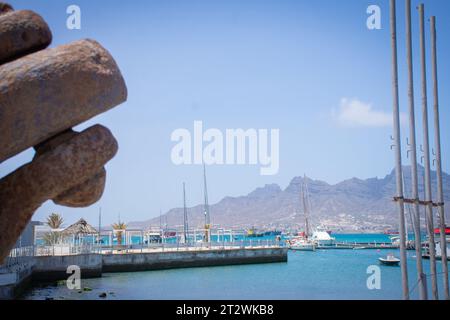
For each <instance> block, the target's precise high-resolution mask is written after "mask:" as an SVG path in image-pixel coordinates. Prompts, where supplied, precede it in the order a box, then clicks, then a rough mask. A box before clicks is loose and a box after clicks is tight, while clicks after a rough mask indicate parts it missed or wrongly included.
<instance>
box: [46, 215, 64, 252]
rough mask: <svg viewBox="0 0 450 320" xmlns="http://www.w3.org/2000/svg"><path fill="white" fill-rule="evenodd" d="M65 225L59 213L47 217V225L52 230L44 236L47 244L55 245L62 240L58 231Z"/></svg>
mask: <svg viewBox="0 0 450 320" xmlns="http://www.w3.org/2000/svg"><path fill="white" fill-rule="evenodd" d="M63 223H64V219H63V218H62V217H61V215H60V214H59V213H52V214H51V215H49V216H48V217H47V225H48V226H49V227H50V228H51V229H52V230H51V231H50V232H48V233H46V234H45V235H44V242H45V244H47V245H54V244H57V243H58V242H60V241H61V240H62V235H61V232H58V231H56V230H57V229H60V228H61V226H62V224H63Z"/></svg>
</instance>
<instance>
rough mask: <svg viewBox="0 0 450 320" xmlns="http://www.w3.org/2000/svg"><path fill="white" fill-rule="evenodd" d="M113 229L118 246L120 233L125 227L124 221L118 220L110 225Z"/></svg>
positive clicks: (120, 238) (120, 241) (120, 242)
mask: <svg viewBox="0 0 450 320" xmlns="http://www.w3.org/2000/svg"><path fill="white" fill-rule="evenodd" d="M112 227H113V229H114V230H116V231H117V232H116V234H117V244H118V245H119V246H120V245H122V234H123V231H124V230H125V229H126V228H127V225H126V224H125V223H124V222H120V221H119V222H118V223H114V224H113V225H112Z"/></svg>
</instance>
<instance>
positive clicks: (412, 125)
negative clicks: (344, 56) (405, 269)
mask: <svg viewBox="0 0 450 320" xmlns="http://www.w3.org/2000/svg"><path fill="white" fill-rule="evenodd" d="M411 29H412V28H411V0H406V51H407V64H408V100H409V137H410V140H411V141H410V143H411V180H412V199H414V205H413V210H414V223H413V224H412V225H413V228H414V239H415V249H416V268H417V279H418V281H419V291H420V299H422V300H427V299H428V293H427V283H426V281H427V280H426V277H425V274H424V273H423V264H422V239H421V235H420V208H419V188H418V175H417V146H416V120H415V111H414V109H415V108H414V73H413V58H412V31H411Z"/></svg>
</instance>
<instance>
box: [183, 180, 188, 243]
mask: <svg viewBox="0 0 450 320" xmlns="http://www.w3.org/2000/svg"><path fill="white" fill-rule="evenodd" d="M183 206H184V210H183V218H184V219H183V222H184V223H183V225H184V243H187V242H188V231H189V226H188V216H187V207H186V184H185V183H184V182H183Z"/></svg>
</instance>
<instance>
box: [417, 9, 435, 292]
mask: <svg viewBox="0 0 450 320" xmlns="http://www.w3.org/2000/svg"><path fill="white" fill-rule="evenodd" d="M424 17H425V9H424V5H423V4H420V5H419V26H420V54H421V56H420V60H421V65H422V117H423V119H422V120H423V148H424V155H425V157H424V160H425V162H424V167H425V203H426V213H427V225H428V239H429V249H430V250H429V251H430V269H431V270H430V273H431V290H432V296H433V298H434V299H435V300H437V299H439V293H438V287H437V276H436V248H435V241H434V227H433V203H432V199H431V172H430V141H429V134H428V97H427V67H426V62H425V60H426V53H425V18H424Z"/></svg>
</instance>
